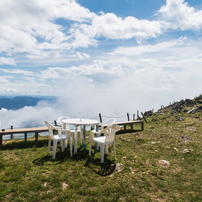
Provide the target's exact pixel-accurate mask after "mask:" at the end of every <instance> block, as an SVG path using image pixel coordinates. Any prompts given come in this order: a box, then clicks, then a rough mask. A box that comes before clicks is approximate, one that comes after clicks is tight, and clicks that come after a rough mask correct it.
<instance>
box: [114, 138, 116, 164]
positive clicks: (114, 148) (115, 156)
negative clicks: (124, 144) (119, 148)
mask: <svg viewBox="0 0 202 202" xmlns="http://www.w3.org/2000/svg"><path fill="white" fill-rule="evenodd" d="M114 158H115V160H116V147H115V142H114Z"/></svg>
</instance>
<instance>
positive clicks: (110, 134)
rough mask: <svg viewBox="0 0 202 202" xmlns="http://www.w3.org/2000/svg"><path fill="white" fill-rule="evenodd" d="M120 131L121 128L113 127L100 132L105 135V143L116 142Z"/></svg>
mask: <svg viewBox="0 0 202 202" xmlns="http://www.w3.org/2000/svg"><path fill="white" fill-rule="evenodd" d="M119 130H120V127H119V126H118V125H111V126H108V127H107V128H105V129H103V130H102V131H100V132H102V133H104V136H106V139H105V142H113V141H114V140H115V134H116V132H117V131H119Z"/></svg>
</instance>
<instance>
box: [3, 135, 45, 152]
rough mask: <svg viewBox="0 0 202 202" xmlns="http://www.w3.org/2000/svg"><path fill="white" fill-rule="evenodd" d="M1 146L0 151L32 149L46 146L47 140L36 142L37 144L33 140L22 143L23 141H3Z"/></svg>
mask: <svg viewBox="0 0 202 202" xmlns="http://www.w3.org/2000/svg"><path fill="white" fill-rule="evenodd" d="M3 143H4V144H3V145H2V148H1V150H13V149H26V148H32V147H44V146H48V138H47V139H43V140H38V141H37V144H36V142H35V140H27V141H24V140H23V139H20V140H17V139H15V140H12V142H6V141H3Z"/></svg>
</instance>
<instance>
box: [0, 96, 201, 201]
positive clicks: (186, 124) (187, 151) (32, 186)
mask: <svg viewBox="0 0 202 202" xmlns="http://www.w3.org/2000/svg"><path fill="white" fill-rule="evenodd" d="M200 100H201V96H198V97H197V98H195V99H193V100H189V99H186V100H181V101H179V102H175V103H172V104H170V105H169V106H166V107H162V108H161V109H159V110H158V111H157V112H155V113H152V114H151V115H150V116H147V117H146V120H147V123H145V124H144V131H140V130H139V126H136V125H134V128H135V129H134V130H128V131H129V132H128V133H123V132H121V133H119V134H117V135H116V155H117V160H116V161H114V154H113V148H110V152H109V154H108V155H105V162H104V164H103V165H101V164H100V152H93V155H92V156H91V157H90V158H89V156H88V147H89V138H88V134H89V132H87V137H86V144H87V149H86V150H84V149H83V147H82V146H80V145H78V150H79V151H78V154H77V155H75V156H74V157H73V158H72V159H71V158H70V155H69V147H68V148H67V149H66V150H65V152H64V153H63V152H61V149H60V146H59V144H58V148H57V155H56V159H55V160H52V150H51V152H50V154H49V155H47V148H48V138H47V137H41V138H39V144H38V146H37V147H36V146H35V144H34V140H33V141H32V140H29V141H28V142H26V143H25V142H22V141H20V140H9V141H5V142H4V143H3V144H4V146H3V149H2V151H0V179H1V184H0V200H2V201H14V200H15V201H23V200H24V201H202V194H201V190H202V186H201V185H202V151H201V148H202V111H201V108H200V107H201V106H202V104H201V103H200ZM129 129H130V128H129ZM78 138H79V136H78ZM78 142H80V141H79V140H78ZM51 149H52V148H51ZM118 164H121V165H123V166H124V169H123V170H122V171H120V172H119V171H118V170H117V165H118Z"/></svg>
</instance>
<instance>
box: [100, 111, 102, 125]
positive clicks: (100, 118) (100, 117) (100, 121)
mask: <svg viewBox="0 0 202 202" xmlns="http://www.w3.org/2000/svg"><path fill="white" fill-rule="evenodd" d="M99 117H100V123H102V116H101V113H99Z"/></svg>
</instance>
